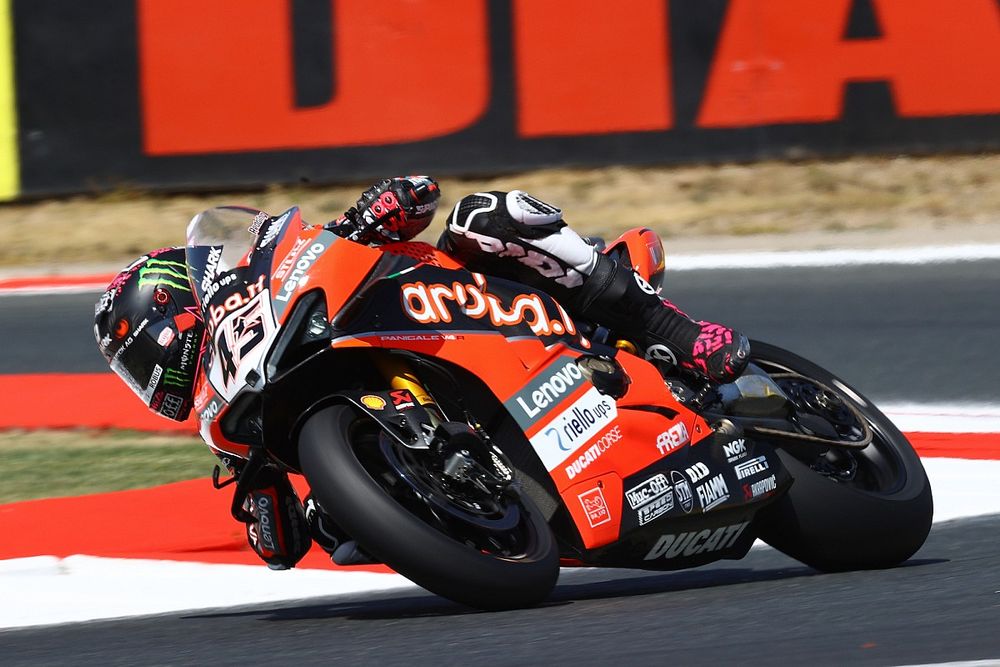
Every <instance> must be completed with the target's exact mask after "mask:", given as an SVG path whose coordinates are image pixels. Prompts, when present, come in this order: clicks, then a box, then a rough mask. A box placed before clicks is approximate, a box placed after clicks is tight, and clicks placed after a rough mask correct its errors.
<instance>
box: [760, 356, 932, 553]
mask: <svg viewBox="0 0 1000 667" xmlns="http://www.w3.org/2000/svg"><path fill="white" fill-rule="evenodd" d="M751 349H752V356H753V362H754V363H755V364H757V365H758V366H760V367H761V368H763V369H764V370H765V371H767V372H768V373H769V374H771V375H772V376H784V377H782V378H781V379H778V380H777V382H778V385H779V386H781V387H782V389H783V390H784V391H785V393H786V394H788V395H789V396H790V397H791V399H792V401H793V403H794V404H795V411H796V412H797V413H798V414H799V415H802V414H805V415H806V416H807V417H808V419H803V420H802V421H801V422H800V423H809V420H812V422H811V423H815V419H814V417H820V418H822V420H823V421H824V422H825V424H827V425H828V427H829V428H832V430H830V431H829V435H830V436H834V435H836V436H837V437H839V438H841V439H844V440H848V441H850V440H855V439H857V440H860V439H861V438H862V435H861V434H862V433H864V434H865V437H867V433H868V432H869V430H870V434H871V438H872V440H871V443H870V444H869V445H868V446H867V447H864V448H862V449H856V450H852V449H848V448H831V449H829V450H828V451H825V452H824V451H823V450H822V449H820V448H816V447H813V446H809V445H805V446H798V447H794V448H792V447H788V448H781V449H779V450H778V455H779V457H780V458H781V460H782V462H783V463H784V464H785V466H786V467H787V469H788V471H789V472H790V473H791V475H792V477H793V478H794V480H795V482H794V484H792V487H791V489H789V491H788V493H787V494H786V495H785V496H784V497H782V498H781V499H779V500H778V501H777V502H775V503H774V504H772V505H771V506H770V507H768V508H767V509H765V510H764V511H763V512H762V513H761V515H760V520H759V526H760V528H761V533H760V535H761V538H762V539H763V540H764V541H765V542H767V543H768V544H770V545H771V546H773V547H775V548H776V549H778V550H780V551H782V552H784V553H785V554H787V555H789V556H791V557H792V558H795V559H796V560H799V561H802V562H803V563H806V564H807V565H810V566H812V567H814V568H816V569H819V570H824V571H838V570H851V569H868V568H881V567H891V566H893V565H897V564H899V563H901V562H903V561H905V560H906V559H907V558H909V557H910V556H912V555H913V554H914V553H916V551H917V550H918V549H919V548H920V547H921V546H922V545H923V543H924V540H925V539H926V538H927V534H928V532H929V531H930V527H931V520H932V516H933V501H932V498H931V487H930V483H929V482H928V480H927V474H926V473H925V472H924V468H923V466H922V465H921V463H920V459H919V458H918V457H917V454H916V452H914V451H913V447H912V446H911V445H910V443H909V442H908V441H907V440H906V437H905V436H904V435H903V434H902V433H900V431H899V429H897V428H896V427H895V426H894V425H893V424H892V422H891V421H889V419H888V418H887V417H886V416H885V415H884V414H882V413H881V412H880V411H879V410H878V408H876V407H875V406H874V405H873V404H872V403H871V401H869V400H868V399H867V398H865V397H864V396H862V395H861V394H860V393H859V392H858V391H857V390H855V389H853V388H852V387H850V386H849V385H847V384H846V383H844V382H843V381H842V380H840V379H839V378H837V377H836V376H834V375H833V374H831V373H830V372H828V371H826V370H824V369H823V368H821V367H819V366H817V365H816V364H814V363H812V362H810V361H807V360H806V359H803V358H802V357H799V356H798V355H795V354H792V353H791V352H788V351H786V350H783V349H781V348H779V347H775V346H773V345H768V344H766V343H760V342H754V343H753V344H752V346H751ZM866 426H867V428H866ZM834 432H835V433H834ZM779 445H780V443H779Z"/></svg>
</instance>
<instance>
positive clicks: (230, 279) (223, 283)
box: [205, 273, 236, 300]
mask: <svg viewBox="0 0 1000 667" xmlns="http://www.w3.org/2000/svg"><path fill="white" fill-rule="evenodd" d="M235 282H236V274H235V273H227V274H225V275H223V276H221V277H220V278H219V279H218V280H216V281H215V282H214V283H211V284H210V285H209V286H208V287H207V288H206V289H205V300H208V299H211V298H212V297H213V296H215V295H216V294H217V293H218V292H219V290H220V289H222V288H223V287H228V286H229V285H232V284H233V283H235Z"/></svg>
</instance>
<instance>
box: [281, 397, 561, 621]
mask: <svg viewBox="0 0 1000 667" xmlns="http://www.w3.org/2000/svg"><path fill="white" fill-rule="evenodd" d="M380 434H381V431H380V429H379V427H378V426H377V425H376V424H375V422H374V421H373V420H371V419H369V418H367V417H365V416H363V415H361V414H360V413H358V412H357V411H355V409H354V408H351V407H349V406H346V405H335V406H332V407H328V408H325V409H323V410H320V411H319V412H317V413H316V414H314V415H312V416H311V417H310V418H309V419H308V420H307V421H306V423H305V425H304V426H303V428H302V431H301V434H300V437H299V457H300V460H301V463H302V471H303V473H304V474H305V476H306V479H307V480H308V481H309V484H310V486H311V487H312V492H313V494H314V495H315V496H316V497H317V498H318V499H319V502H320V504H321V505H322V506H323V508H324V509H325V510H326V511H327V513H329V514H330V515H331V517H332V518H333V519H334V520H335V521H336V522H337V523H338V524H340V525H341V526H342V527H343V528H344V529H345V530H346V531H347V532H348V533H350V534H351V535H352V536H353V537H354V539H356V540H357V541H358V543H359V544H360V545H361V546H362V547H363V548H364V549H365V550H366V551H368V552H369V553H371V554H372V555H373V556H375V557H377V558H379V559H380V560H381V561H382V562H384V563H385V564H387V565H388V566H389V567H391V568H393V569H394V570H396V571H397V572H399V573H400V574H402V575H403V576H405V577H407V578H408V579H410V580H412V581H414V582H415V583H417V584H419V585H420V586H423V587H424V588H426V589H427V590H429V591H431V592H433V593H437V594H438V595H441V596H443V597H446V598H449V599H451V600H454V601H456V602H460V603H462V604H466V605H469V606H471V607H477V608H480V609H507V608H514V607H525V606H530V605H533V604H537V603H538V602H540V601H541V600H543V599H544V598H545V597H546V596H547V595H548V594H549V592H550V591H551V590H552V588H553V586H555V582H556V579H557V578H558V576H559V554H558V550H557V547H556V544H555V540H554V539H553V536H552V532H551V530H550V529H549V527H548V524H547V523H546V522H545V519H544V518H543V517H542V515H541V512H540V510H539V509H538V508H537V507H536V506H535V504H534V503H533V502H532V501H531V499H530V498H528V497H527V496H525V495H523V494H515V493H514V492H513V491H507V492H504V493H503V494H499V495H494V496H492V497H488V498H487V497H482V496H479V497H476V496H475V494H472V493H470V494H466V493H463V492H462V490H461V489H456V488H455V487H454V485H451V484H449V483H448V480H447V479H444V478H442V477H441V475H440V474H438V473H439V471H438V470H437V469H436V468H435V466H434V465H433V462H431V465H427V466H424V465H422V463H421V461H420V459H419V458H416V457H415V456H414V453H413V452H412V451H405V450H402V449H400V448H401V446H399V445H396V444H393V443H391V442H389V441H388V440H389V439H388V438H386V437H385V436H384V435H380Z"/></svg>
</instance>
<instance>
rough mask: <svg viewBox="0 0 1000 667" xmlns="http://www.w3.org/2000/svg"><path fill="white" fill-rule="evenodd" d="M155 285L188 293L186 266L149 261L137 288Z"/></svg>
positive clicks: (169, 262) (155, 260) (164, 261)
mask: <svg viewBox="0 0 1000 667" xmlns="http://www.w3.org/2000/svg"><path fill="white" fill-rule="evenodd" d="M0 1H2V0H0ZM157 285H167V286H169V287H176V288H177V289H180V290H184V291H185V292H190V291H191V287H190V286H189V285H188V276H187V266H185V265H184V264H183V263H182V262H171V261H167V260H163V259H151V260H149V261H148V262H146V264H145V265H144V266H143V267H142V268H141V269H139V287H140V288H142V287H147V286H153V287H156V286H157Z"/></svg>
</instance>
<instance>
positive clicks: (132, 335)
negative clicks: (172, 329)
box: [113, 317, 149, 400]
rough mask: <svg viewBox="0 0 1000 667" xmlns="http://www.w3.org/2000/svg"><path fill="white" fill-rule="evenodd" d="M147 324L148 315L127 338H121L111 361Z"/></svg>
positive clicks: (123, 350) (128, 345)
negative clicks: (120, 342)
mask: <svg viewBox="0 0 1000 667" xmlns="http://www.w3.org/2000/svg"><path fill="white" fill-rule="evenodd" d="M147 324H149V318H148V317H147V318H145V319H143V321H142V322H139V325H138V326H137V327H136V328H135V329H133V330H132V333H130V334H129V335H128V338H126V339H125V340H123V341H122V344H121V345H120V346H119V347H118V350H117V351H115V356H114V359H113V361H118V359H119V357H121V356H122V354H124V353H125V350H127V349H129V347H131V346H132V343H134V342H135V339H136V336H138V335H139V334H140V333H142V330H143V329H145V328H146V325H147ZM123 368H124V367H123ZM136 391H139V390H138V389H137V390H136ZM140 395H142V394H141V393H140ZM146 398H147V400H148V398H149V397H148V396H147V397H146Z"/></svg>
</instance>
